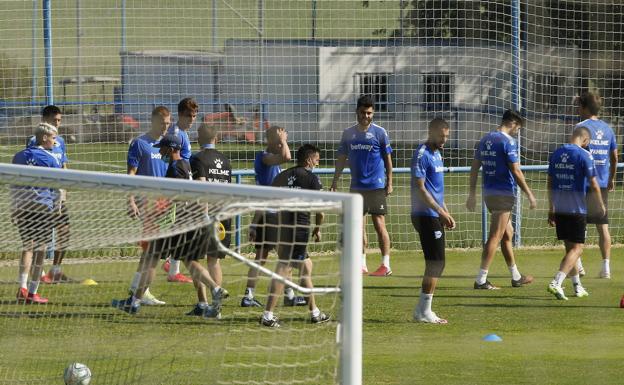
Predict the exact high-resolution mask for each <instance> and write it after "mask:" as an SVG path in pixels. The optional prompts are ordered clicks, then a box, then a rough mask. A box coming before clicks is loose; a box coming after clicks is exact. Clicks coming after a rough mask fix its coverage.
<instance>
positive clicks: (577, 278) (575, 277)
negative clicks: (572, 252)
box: [570, 274, 581, 285]
mask: <svg viewBox="0 0 624 385" xmlns="http://www.w3.org/2000/svg"><path fill="white" fill-rule="evenodd" d="M570 279H571V280H572V284H573V285H580V284H581V276H579V275H578V274H577V275H573V276H571V277H570Z"/></svg>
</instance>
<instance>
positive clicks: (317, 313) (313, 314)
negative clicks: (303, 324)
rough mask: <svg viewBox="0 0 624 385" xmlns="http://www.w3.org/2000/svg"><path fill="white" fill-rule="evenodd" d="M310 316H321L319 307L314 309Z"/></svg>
mask: <svg viewBox="0 0 624 385" xmlns="http://www.w3.org/2000/svg"><path fill="white" fill-rule="evenodd" d="M310 314H312V317H318V316H320V315H321V311H320V310H319V308H318V307H315V308H314V309H312V311H311V312H310Z"/></svg>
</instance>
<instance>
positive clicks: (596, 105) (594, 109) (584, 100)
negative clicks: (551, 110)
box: [577, 91, 602, 117]
mask: <svg viewBox="0 0 624 385" xmlns="http://www.w3.org/2000/svg"><path fill="white" fill-rule="evenodd" d="M577 102H578V108H579V114H580V115H581V116H583V117H591V116H596V115H598V114H599V113H600V108H601V107H602V99H601V98H600V96H599V95H598V94H596V93H594V92H590V91H585V92H583V93H582V94H581V95H580V96H579V97H578V99H577Z"/></svg>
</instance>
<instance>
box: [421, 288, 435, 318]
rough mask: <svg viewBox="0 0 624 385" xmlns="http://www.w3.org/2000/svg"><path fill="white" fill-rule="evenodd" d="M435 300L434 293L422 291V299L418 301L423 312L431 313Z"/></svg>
mask: <svg viewBox="0 0 624 385" xmlns="http://www.w3.org/2000/svg"><path fill="white" fill-rule="evenodd" d="M432 301H433V294H426V293H423V292H422V291H421V292H420V301H419V302H418V308H419V309H420V312H421V313H422V314H429V313H431V302H432Z"/></svg>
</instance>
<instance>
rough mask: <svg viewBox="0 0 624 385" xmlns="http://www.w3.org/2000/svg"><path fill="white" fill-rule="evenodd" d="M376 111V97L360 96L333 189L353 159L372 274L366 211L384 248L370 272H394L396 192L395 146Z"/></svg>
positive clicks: (355, 189) (365, 271)
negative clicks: (392, 206)
mask: <svg viewBox="0 0 624 385" xmlns="http://www.w3.org/2000/svg"><path fill="white" fill-rule="evenodd" d="M374 114H375V109H374V104H373V99H372V98H371V97H370V96H366V95H363V96H360V98H359V99H358V101H357V108H356V117H357V124H356V125H354V126H351V127H349V128H347V129H345V130H344V132H343V133H342V139H340V146H339V147H338V157H337V158H336V168H335V170H336V171H335V173H334V179H333V181H332V185H331V189H330V190H331V191H336V188H337V185H338V180H339V179H340V175H342V170H343V169H344V168H345V166H346V165H347V160H348V162H349V167H350V168H351V192H353V193H358V194H361V195H362V197H363V198H364V227H363V234H364V245H363V250H362V273H363V274H368V267H367V266H366V246H367V244H368V243H367V236H366V214H367V213H370V215H371V218H372V220H373V225H374V226H375V232H376V233H377V240H378V242H379V249H380V250H381V255H382V259H381V265H380V266H379V268H378V269H377V270H376V271H375V272H373V273H371V274H370V275H372V276H375V277H384V276H388V275H391V274H392V269H391V268H390V236H389V235H388V230H387V229H386V221H385V215H386V213H387V211H388V209H387V207H388V205H387V203H386V196H388V195H390V194H391V193H392V158H391V156H390V155H391V154H392V147H390V138H389V137H388V133H387V132H386V130H385V129H384V128H383V127H380V126H378V125H376V124H375V123H373V115H374Z"/></svg>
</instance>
